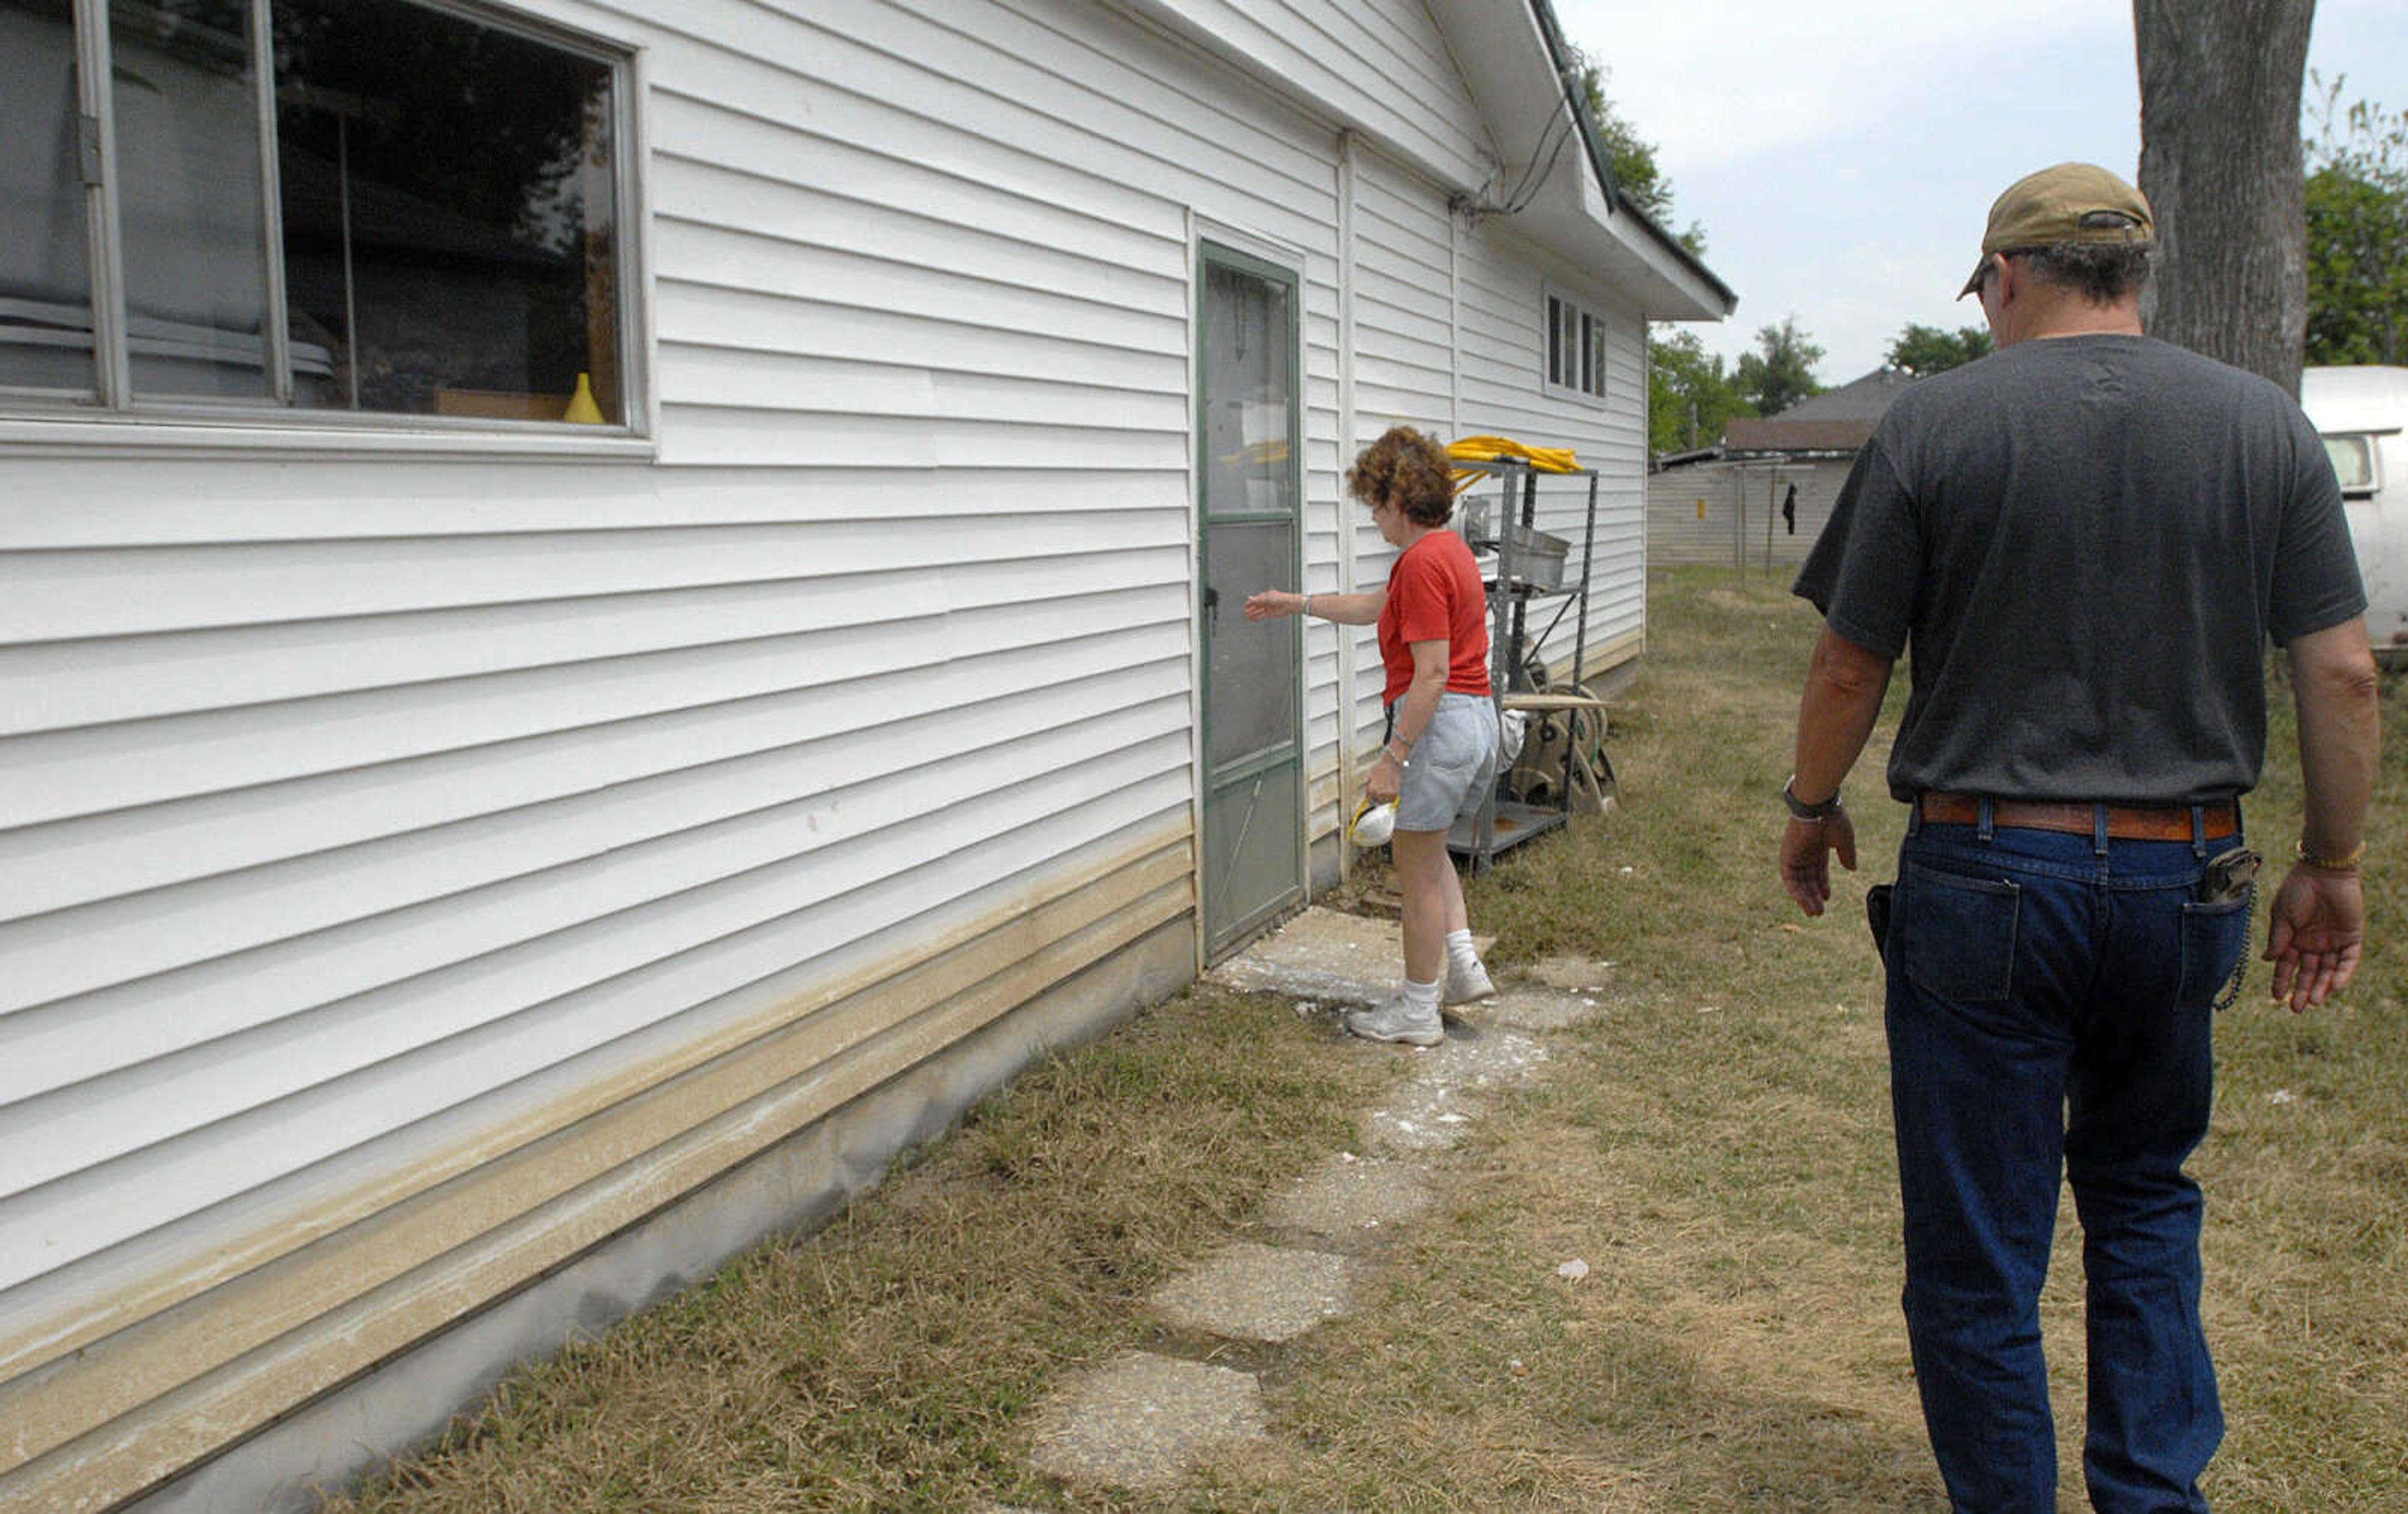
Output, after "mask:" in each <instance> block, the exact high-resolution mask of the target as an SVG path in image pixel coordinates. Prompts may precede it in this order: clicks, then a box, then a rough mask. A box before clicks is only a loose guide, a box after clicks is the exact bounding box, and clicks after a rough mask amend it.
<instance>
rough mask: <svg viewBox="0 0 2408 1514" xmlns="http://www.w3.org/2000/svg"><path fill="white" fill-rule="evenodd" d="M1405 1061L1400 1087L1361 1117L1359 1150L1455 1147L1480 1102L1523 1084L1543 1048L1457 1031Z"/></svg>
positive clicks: (1494, 1033) (1517, 1038)
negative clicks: (1408, 1063)
mask: <svg viewBox="0 0 2408 1514" xmlns="http://www.w3.org/2000/svg"><path fill="white" fill-rule="evenodd" d="M1386 1049H1389V1050H1390V1051H1391V1052H1392V1054H1393V1052H1394V1049H1395V1048H1386ZM1411 1055H1412V1059H1413V1060H1412V1071H1411V1074H1410V1076H1408V1078H1407V1079H1406V1081H1405V1082H1404V1084H1403V1085H1402V1086H1400V1087H1398V1088H1397V1089H1392V1090H1390V1091H1389V1092H1388V1094H1387V1095H1386V1096H1385V1097H1384V1098H1383V1099H1382V1100H1381V1102H1380V1104H1379V1106H1378V1107H1376V1108H1374V1109H1370V1110H1368V1111H1366V1112H1365V1114H1364V1116H1363V1123H1362V1127H1361V1129H1362V1131H1363V1132H1364V1137H1365V1144H1366V1145H1367V1146H1370V1147H1371V1148H1372V1149H1373V1150H1375V1151H1404V1152H1415V1151H1440V1150H1444V1149H1445V1148H1447V1147H1449V1146H1456V1145H1459V1144H1460V1143H1461V1142H1462V1140H1463V1137H1464V1134H1465V1132H1466V1129H1467V1127H1469V1125H1470V1124H1471V1122H1472V1121H1473V1120H1475V1119H1477V1118H1478V1117H1480V1114H1481V1111H1482V1110H1483V1109H1484V1107H1485V1103H1484V1100H1483V1099H1482V1097H1481V1096H1482V1095H1483V1094H1484V1093H1486V1092H1489V1091H1493V1090H1497V1089H1508V1088H1512V1087H1515V1086H1517V1085H1520V1084H1523V1083H1527V1082H1528V1081H1529V1080H1530V1079H1531V1078H1532V1077H1534V1076H1536V1075H1537V1074H1538V1070H1539V1069H1540V1068H1541V1066H1543V1065H1544V1064H1545V1062H1546V1060H1547V1048H1546V1047H1545V1046H1544V1045H1541V1044H1540V1043H1539V1041H1538V1040H1537V1039H1535V1038H1534V1037H1531V1036H1527V1035H1523V1034H1520V1033H1519V1032H1517V1031H1499V1030H1487V1031H1483V1030H1479V1029H1477V1028H1473V1027H1462V1026H1457V1027H1454V1028H1451V1029H1450V1030H1449V1031H1448V1032H1447V1037H1446V1040H1445V1041H1443V1042H1441V1044H1439V1045H1435V1046H1430V1047H1427V1048H1425V1049H1421V1050H1417V1051H1414V1052H1412V1053H1411Z"/></svg>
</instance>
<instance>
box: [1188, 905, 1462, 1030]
mask: <svg viewBox="0 0 2408 1514" xmlns="http://www.w3.org/2000/svg"><path fill="white" fill-rule="evenodd" d="M1472 939H1473V940H1474V941H1475V942H1477V943H1479V944H1481V945H1482V947H1483V948H1485V947H1486V944H1487V943H1486V941H1485V940H1484V939H1483V938H1480V937H1477V936H1475V937H1473V938H1472ZM1400 950H1401V946H1400V944H1399V942H1398V936H1397V922H1396V921H1394V920H1373V919H1367V918H1365V917H1364V916H1360V915H1344V914H1340V912H1339V911H1337V910H1333V909H1324V908H1322V907H1321V906H1320V905H1317V904H1316V905H1313V906H1312V908H1310V909H1307V910H1306V911H1305V912H1304V913H1303V914H1301V915H1299V916H1297V917H1296V918H1295V919H1293V920H1290V921H1288V923H1287V924H1285V925H1283V926H1282V927H1280V928H1279V929H1278V930H1274V931H1272V932H1271V933H1270V934H1269V935H1267V936H1264V937H1262V938H1261V939H1259V940H1257V941H1255V942H1254V944H1252V945H1250V946H1248V947H1247V948H1246V949H1245V950H1244V951H1241V952H1240V953H1239V954H1238V955H1237V956H1235V957H1232V958H1230V959H1228V960H1227V961H1226V962H1223V963H1222V964H1221V965H1220V966H1218V967H1215V968H1214V969H1212V971H1211V972H1210V973H1206V974H1205V978H1206V980H1207V981H1209V982H1211V983H1217V984H1219V985H1220V986H1221V987H1223V988H1233V989H1236V990H1238V991H1239V992H1240V993H1276V994H1292V995H1294V996H1295V997H1297V998H1298V999H1309V1000H1312V1001H1313V1002H1316V1003H1319V1004H1325V1005H1339V1004H1376V1003H1378V1002H1380V1001H1382V1000H1383V999H1385V998H1387V997H1388V995H1389V994H1391V993H1394V992H1395V991H1396V988H1397V975H1398V971H1399V970H1400V968H1401V966H1402V959H1401V958H1400V956H1399V955H1398V953H1399V952H1400Z"/></svg>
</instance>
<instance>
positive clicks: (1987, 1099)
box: [1885, 821, 2250, 1514]
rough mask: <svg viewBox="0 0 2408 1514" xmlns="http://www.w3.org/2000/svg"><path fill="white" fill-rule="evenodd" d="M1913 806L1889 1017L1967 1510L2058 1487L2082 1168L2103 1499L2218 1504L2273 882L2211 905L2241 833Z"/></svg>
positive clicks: (1944, 1416)
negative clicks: (2220, 1023)
mask: <svg viewBox="0 0 2408 1514" xmlns="http://www.w3.org/2000/svg"><path fill="white" fill-rule="evenodd" d="M2240 844H2242V843H2241V838H2239V837H2238V836H2234V837H2229V838H2222V839H2219V840H2216V841H2214V842H2206V843H2200V844H2194V843H2191V842H2157V841H2145V842H2143V841H2108V842H2100V841H2097V840H2094V838H2093V837H2090V836H2080V835H2065V834H2059V833H2056V832H2051V831H2043V830H2027V829H1985V828H1983V827H1979V826H1971V825H1926V824H1922V823H1921V822H1920V821H1916V822H1914V823H1913V824H1912V825H1911V827H1910V830H1909V834H1908V836H1907V839H1906V842H1905V844H1904V846H1903V847H1902V848H1901V851H1900V857H1899V882H1898V887H1897V891H1896V893H1895V895H1894V896H1893V899H1892V904H1891V916H1890V933H1889V938H1888V944H1887V946H1886V948H1885V959H1886V966H1887V970H1888V977H1889V992H1888V1008H1887V1024H1888V1031H1889V1046H1890V1097H1891V1103H1892V1107H1893V1111H1894V1113H1895V1116H1896V1119H1897V1129H1898V1156H1899V1190H1900V1196H1901V1198H1902V1200H1903V1202H1904V1208H1905V1218H1906V1290H1905V1296H1904V1303H1905V1307H1906V1319H1907V1334H1908V1336H1909V1339H1910V1341H1911V1343H1912V1345H1913V1348H1914V1372H1915V1380H1916V1386H1917V1388H1918V1390H1919V1391H1920V1392H1921V1394H1922V1398H1923V1412H1924V1420H1925V1424H1926V1426H1927V1428H1928V1430H1929V1432H1930V1435H1931V1445H1932V1449H1933V1451H1934V1453H1935V1454H1936V1455H1937V1457H1938V1459H1939V1462H1940V1470H1941V1475H1942V1478H1944V1479H1945V1480H1946V1482H1947V1485H1948V1493H1949V1499H1950V1507H1952V1508H1953V1509H1957V1510H1966V1511H1973V1510H1978V1511H1981V1514H2004V1511H2009V1510H2013V1511H2017V1514H2021V1511H2025V1510H2028V1511H2031V1514H2053V1511H2054V1510H2055V1509H2056V1507H2057V1493H2056V1489H2057V1448H2056V1432H2055V1427H2054V1425H2053V1423H2052V1421H2051V1420H2050V1415H2049V1403H2048V1372H2047V1366H2046V1363H2044V1362H2043V1360H2042V1351H2041V1332H2040V1310H2039V1300H2040V1292H2041V1285H2042V1281H2043V1280H2044V1279H2045V1277H2046V1276H2047V1271H2048V1261H2049V1249H2050V1244H2051V1240H2052V1237H2053V1233H2054V1231H2055V1228H2056V1223H2057V1191H2058V1187H2059V1173H2060V1171H2061V1172H2062V1173H2063V1175H2064V1179H2065V1181H2066V1182H2068V1183H2070V1184H2071V1187H2072V1190H2073V1199H2074V1205H2075V1210H2076V1213H2077V1214H2078V1215H2079V1216H2080V1218H2081V1220H2082V1229H2083V1253H2082V1261H2083V1271H2084V1274H2085V1279H2086V1281H2087V1294H2086V1319H2087V1327H2088V1329H2087V1334H2088V1369H2089V1370H2088V1390H2089V1403H2088V1410H2089V1414H2088V1418H2089V1426H2088V1435H2087V1437H2086V1439H2085V1442H2084V1447H2083V1470H2084V1473H2085V1481H2086V1482H2087V1484H2088V1487H2089V1492H2090V1501H2091V1504H2092V1507H2095V1508H2097V1509H2099V1510H2101V1511H2112V1514H2137V1511H2140V1510H2174V1509H2185V1510H2188V1509H2202V1510H2203V1509H2205V1508H2206V1507H2207V1504H2206V1501H2205V1500H2204V1499H2203V1498H2201V1497H2200V1492H2199V1487H2198V1478H2199V1475H2200V1472H2201V1471H2202V1470H2204V1469H2205V1467H2206V1465H2207V1463H2208V1459H2209V1458H2210V1457H2211V1456H2213V1455H2214V1452H2215V1448H2216V1445H2217V1443H2218V1442H2219V1441H2220V1440H2221V1439H2222V1438H2223V1434H2224V1418H2223V1413H2222V1410H2221V1409H2220V1408H2219V1407H2218V1405H2217V1402H2216V1392H2215V1370H2214V1365H2213V1364H2212V1363H2210V1362H2209V1360H2208V1351H2207V1339H2206V1335H2205V1334H2204V1333H2203V1331H2202V1330H2201V1328H2200V1318H2199V1296H2200V1261H2199V1233H2200V1192H2199V1188H2198V1185H2197V1184H2195V1183H2193V1182H2192V1181H2191V1179H2190V1178H2189V1177H2188V1176H2187V1175H2185V1173H2184V1172H2183V1163H2184V1161H2186V1159H2187V1158H2188V1157H2189V1155H2190V1152H2191V1150H2192V1148H2193V1147H2194V1146H2197V1145H2198V1144H2199V1142H2200V1137H2201V1136H2203V1135H2204V1134H2205V1133H2206V1132H2207V1119H2208V1106H2209V1103H2210V1099H2211V1095H2212V1093H2213V1089H2214V1066H2213V1051H2212V1040H2213V1036H2212V1031H2213V1021H2214V1002H2215V1000H2216V998H2217V996H2218V994H2219V993H2220V991H2221V990H2222V988H2224V986H2225V984H2226V983H2227V981H2228V980H2229V978H2230V977H2231V975H2232V972H2233V969H2234V967H2235V965H2236V963H2237V962H2238V961H2239V959H2240V956H2241V953H2242V951H2243V948H2244V947H2245V945H2246V944H2247V940H2246V938H2247V936H2248V932H2249V914H2250V912H2249V903H2248V901H2247V899H2246V898H2245V897H2244V898H2242V899H2237V900H2231V901H2222V902H2216V903H2204V902H2201V901H2200V897H2199V896H2200V878H2201V874H2202V873H2203V872H2204V870H2205V867H2206V864H2207V861H2208V860H2209V859H2210V858H2213V857H2214V856H2216V855H2217V854H2219V853H2221V852H2223V851H2225V850H2227V849H2229V848H2231V847H2236V846H2239V845H2240Z"/></svg>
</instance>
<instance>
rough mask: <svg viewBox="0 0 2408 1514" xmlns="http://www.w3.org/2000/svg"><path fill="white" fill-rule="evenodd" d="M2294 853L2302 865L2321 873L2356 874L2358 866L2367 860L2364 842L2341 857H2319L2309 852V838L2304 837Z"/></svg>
mask: <svg viewBox="0 0 2408 1514" xmlns="http://www.w3.org/2000/svg"><path fill="white" fill-rule="evenodd" d="M2292 851H2293V854H2294V855H2295V856H2297V857H2298V858H2299V859H2300V863H2301V864H2302V865H2304V866H2307V867H2312V868H2314V869H2315V870H2316V871H2317V872H2357V871H2358V864H2359V863H2361V862H2363V861H2365V860H2366V843H2364V842H2362V841H2361V842H2359V843H2358V844H2357V845H2355V846H2353V847H2351V848H2350V849H2349V850H2348V851H2346V852H2343V854H2342V855H2341V856H2339V857H2319V856H2317V855H2316V854H2315V853H2314V852H2312V851H2310V850H2308V838H2306V837H2305V836H2302V837H2300V840H2299V844H2297V845H2296V846H2294V847H2293V848H2292Z"/></svg>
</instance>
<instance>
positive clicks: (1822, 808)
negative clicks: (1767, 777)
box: [1781, 772, 1844, 820]
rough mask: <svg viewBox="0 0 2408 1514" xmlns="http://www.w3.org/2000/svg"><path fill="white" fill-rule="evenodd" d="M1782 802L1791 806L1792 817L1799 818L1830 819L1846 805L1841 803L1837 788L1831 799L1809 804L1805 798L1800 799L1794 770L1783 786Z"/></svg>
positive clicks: (1833, 791)
mask: <svg viewBox="0 0 2408 1514" xmlns="http://www.w3.org/2000/svg"><path fill="white" fill-rule="evenodd" d="M1781 802H1782V803H1784V804H1786V805H1787V806H1789V814H1790V815H1791V817H1792V818H1795V819H1799V820H1828V819H1829V818H1831V816H1833V815H1837V814H1839V813H1840V811H1841V810H1842V808H1843V807H1844V806H1842V804H1841V803H1840V795H1839V791H1838V790H1837V789H1834V790H1832V792H1831V797H1830V798H1829V799H1827V800H1821V801H1819V802H1817V803H1813V804H1809V803H1807V802H1806V801H1805V800H1802V799H1799V797H1798V775H1797V774H1796V773H1794V772H1793V773H1791V774H1790V775H1789V781H1788V782H1787V783H1785V784H1783V785H1782V786H1781Z"/></svg>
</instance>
